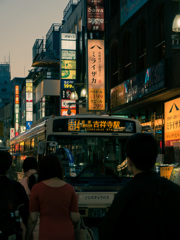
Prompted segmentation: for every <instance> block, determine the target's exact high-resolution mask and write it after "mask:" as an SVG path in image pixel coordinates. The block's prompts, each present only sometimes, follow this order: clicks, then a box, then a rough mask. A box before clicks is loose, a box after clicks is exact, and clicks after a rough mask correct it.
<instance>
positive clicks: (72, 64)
mask: <svg viewBox="0 0 180 240" xmlns="http://www.w3.org/2000/svg"><path fill="white" fill-rule="evenodd" d="M61 69H74V70H76V60H61Z"/></svg>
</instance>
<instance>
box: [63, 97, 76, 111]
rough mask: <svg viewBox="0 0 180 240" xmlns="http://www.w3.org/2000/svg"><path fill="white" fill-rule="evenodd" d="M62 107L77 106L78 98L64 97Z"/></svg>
mask: <svg viewBox="0 0 180 240" xmlns="http://www.w3.org/2000/svg"><path fill="white" fill-rule="evenodd" d="M61 108H72V109H73V108H74V109H75V108H76V100H70V99H62V101H61Z"/></svg>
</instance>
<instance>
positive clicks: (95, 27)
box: [87, 0, 104, 32]
mask: <svg viewBox="0 0 180 240" xmlns="http://www.w3.org/2000/svg"><path fill="white" fill-rule="evenodd" d="M87 30H88V31H101V32H103V31H104V0H87Z"/></svg>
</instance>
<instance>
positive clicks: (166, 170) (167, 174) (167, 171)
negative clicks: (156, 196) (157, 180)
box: [160, 166, 174, 179]
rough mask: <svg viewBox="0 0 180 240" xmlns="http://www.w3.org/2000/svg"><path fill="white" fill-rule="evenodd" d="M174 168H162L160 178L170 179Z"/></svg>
mask: <svg viewBox="0 0 180 240" xmlns="http://www.w3.org/2000/svg"><path fill="white" fill-rule="evenodd" d="M173 168H174V167H172V166H160V176H161V177H165V178H167V179H170V177H171V173H172V170H173Z"/></svg>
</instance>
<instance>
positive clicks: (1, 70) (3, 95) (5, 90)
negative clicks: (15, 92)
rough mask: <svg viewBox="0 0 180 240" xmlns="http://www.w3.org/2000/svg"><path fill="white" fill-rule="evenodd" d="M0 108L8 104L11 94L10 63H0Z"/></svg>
mask: <svg viewBox="0 0 180 240" xmlns="http://www.w3.org/2000/svg"><path fill="white" fill-rule="evenodd" d="M0 86H1V87H0V108H2V107H3V106H4V105H5V104H7V103H9V99H10V96H11V93H12V82H11V72H10V63H7V62H6V63H0Z"/></svg>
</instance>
